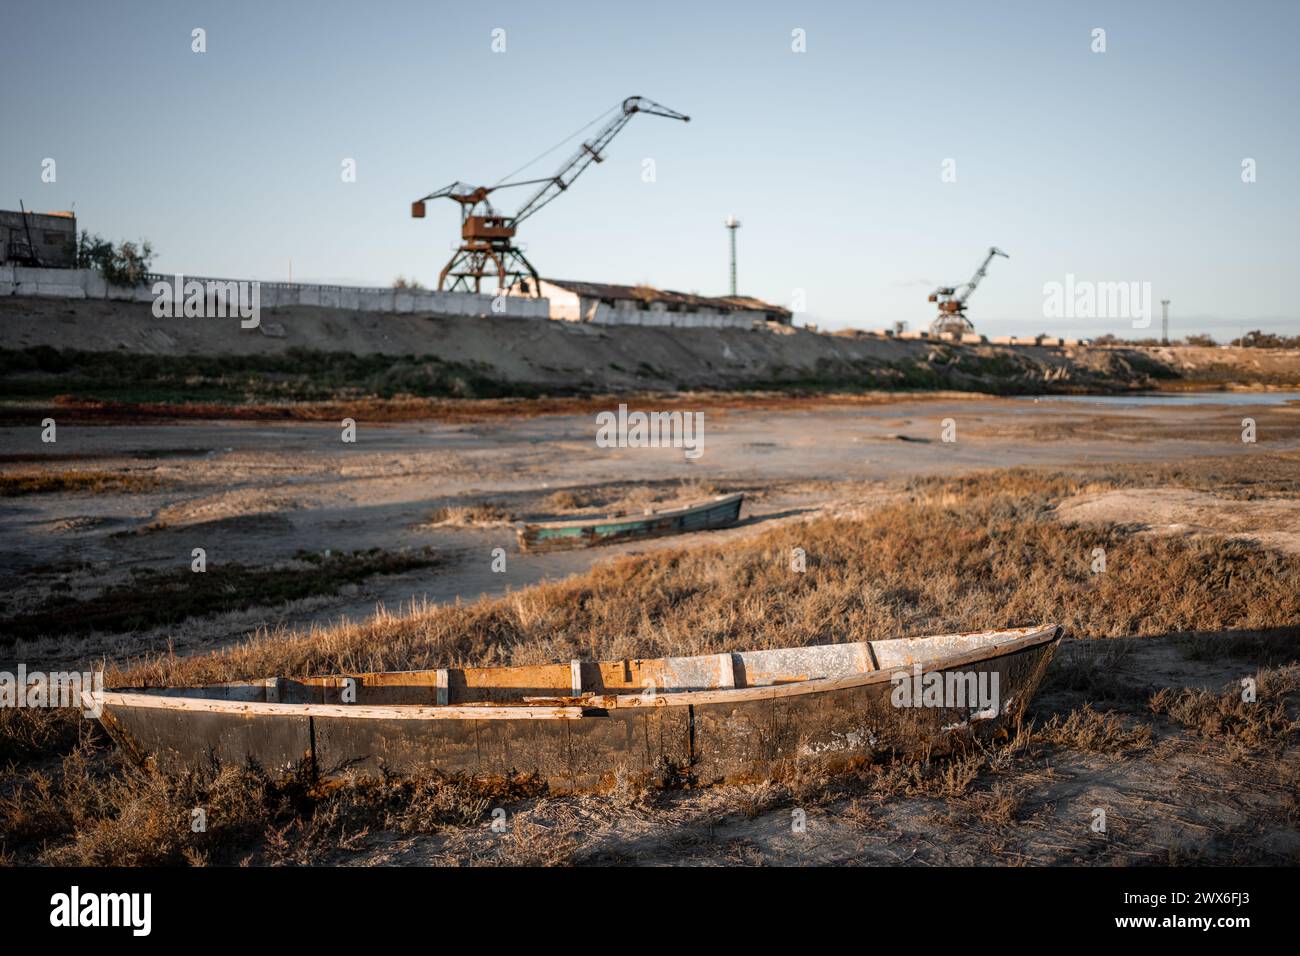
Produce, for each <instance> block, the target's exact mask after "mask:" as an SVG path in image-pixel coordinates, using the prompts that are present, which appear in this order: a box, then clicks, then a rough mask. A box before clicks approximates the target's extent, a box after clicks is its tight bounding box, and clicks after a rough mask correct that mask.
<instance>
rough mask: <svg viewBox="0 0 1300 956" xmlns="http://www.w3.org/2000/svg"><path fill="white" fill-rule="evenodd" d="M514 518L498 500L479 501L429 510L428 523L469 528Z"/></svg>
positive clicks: (501, 522)
mask: <svg viewBox="0 0 1300 956" xmlns="http://www.w3.org/2000/svg"><path fill="white" fill-rule="evenodd" d="M514 520H515V517H514V515H513V514H511V513H510V511H509V509H507V508H506V507H505V506H504V505H502V504H500V503H499V502H494V501H480V502H478V503H477V504H472V505H450V506H446V507H442V508H436V509H434V510H433V511H432V512H430V514H429V519H428V524H431V525H455V526H457V527H462V528H470V527H475V526H483V525H488V526H491V525H501V524H509V523H510V522H512V521H514Z"/></svg>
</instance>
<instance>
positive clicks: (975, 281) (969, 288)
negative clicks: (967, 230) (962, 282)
mask: <svg viewBox="0 0 1300 956" xmlns="http://www.w3.org/2000/svg"><path fill="white" fill-rule="evenodd" d="M994 256H1002V257H1003V258H1004V259H1010V258H1011V257H1010V256H1008V255H1007V254H1006V253H1005V252H1003V251H1002V250H1001V249H999V248H998V247H997V246H989V254H988V255H987V256H985V257H984V261H983V262H981V263H980V267H979V268H978V269H976V270H975V274H974V275H973V276H971V277H970V281H969V282H967V283H966V291H965V292H963V293H962V294H961V295H959V296H957V301H958V302H960V303H961V304H962V305H965V304H966V300H967V299H968V298H970V294H971V293H972V292H974V291H975V287H976V286H978V285H979V284H980V280H981V279H983V278H984V276H986V275H987V274H988V271H989V263H990V262H992V261H993V257H994Z"/></svg>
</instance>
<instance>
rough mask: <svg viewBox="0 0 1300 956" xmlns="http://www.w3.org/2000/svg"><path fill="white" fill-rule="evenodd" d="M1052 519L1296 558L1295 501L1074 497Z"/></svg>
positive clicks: (1198, 494) (1299, 519) (1178, 494)
mask: <svg viewBox="0 0 1300 956" xmlns="http://www.w3.org/2000/svg"><path fill="white" fill-rule="evenodd" d="M1056 516H1057V518H1058V519H1059V520H1061V521H1063V522H1065V523H1066V524H1120V525H1141V526H1142V527H1144V528H1146V529H1148V530H1150V531H1152V532H1155V533H1159V534H1193V535H1203V534H1217V535H1223V536H1224V537H1228V538H1235V539H1238V540H1248V541H1253V542H1255V543H1257V544H1259V545H1261V546H1263V547H1266V548H1273V549H1275V550H1278V551H1285V552H1288V553H1290V554H1300V501H1297V500H1296V499H1295V498H1268V499H1261V500H1250V501H1241V500H1236V499H1228V498H1221V497H1219V496H1218V495H1215V494H1211V493H1209V492H1204V491H1192V490H1190V489H1186V488H1140V489H1135V488H1125V489H1120V490H1116V491H1101V492H1092V493H1088V494H1081V495H1075V496H1074V497H1071V498H1067V499H1066V500H1064V501H1062V502H1061V503H1060V504H1059V505H1058V506H1057V508H1056Z"/></svg>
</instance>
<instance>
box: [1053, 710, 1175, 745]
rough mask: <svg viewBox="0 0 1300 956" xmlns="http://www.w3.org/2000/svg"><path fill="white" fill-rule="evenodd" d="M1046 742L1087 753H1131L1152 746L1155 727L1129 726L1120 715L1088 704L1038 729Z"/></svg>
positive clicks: (1057, 716) (1054, 717) (1144, 725)
mask: <svg viewBox="0 0 1300 956" xmlns="http://www.w3.org/2000/svg"><path fill="white" fill-rule="evenodd" d="M1034 736H1035V738H1036V739H1038V740H1040V741H1042V742H1043V743H1048V744H1055V745H1056V746H1060V747H1070V748H1072V749H1074V750H1082V751H1084V752H1086V753H1102V754H1112V755H1130V754H1132V753H1134V752H1137V751H1142V750H1147V749H1148V748H1150V746H1151V728H1150V727H1149V726H1147V725H1146V724H1138V725H1136V726H1134V727H1131V728H1130V727H1128V726H1126V725H1125V723H1124V721H1123V720H1121V719H1120V717H1119V715H1118V714H1115V713H1114V712H1112V711H1107V712H1104V713H1102V712H1099V711H1096V710H1093V709H1092V706H1091V705H1089V704H1084V706H1083V707H1081V708H1080V709H1078V710H1073V711H1071V712H1070V713H1069V714H1068V715H1066V717H1065V718H1064V719H1062V718H1061V716H1060V715H1059V714H1058V715H1055V716H1053V717H1052V719H1051V720H1049V721H1048V722H1047V723H1046V724H1044V725H1043V726H1042V727H1040V728H1037V729H1036V730H1035V731H1034Z"/></svg>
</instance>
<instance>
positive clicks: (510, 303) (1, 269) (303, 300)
mask: <svg viewBox="0 0 1300 956" xmlns="http://www.w3.org/2000/svg"><path fill="white" fill-rule="evenodd" d="M164 278H166V279H167V280H168V281H175V277H174V276H165V277H164ZM207 278H208V277H204V276H189V275H187V276H185V277H184V279H185V281H189V280H190V279H195V280H197V281H199V282H203V281H205V280H206V279H207ZM221 281H229V280H221ZM258 294H259V296H260V299H261V301H260V307H261V308H263V309H270V308H275V307H277V306H292V305H312V306H320V307H322V308H329V309H350V310H352V311H356V312H434V313H437V314H439V315H481V316H487V315H509V316H516V317H521V318H533V319H546V318H550V303H549V302H548V301H547V300H546V299H537V298H524V297H522V296H505V297H504V300H503V301H504V306H505V308H504V309H503V310H502V311H500V312H493V310H492V302H493V299H494V298H495V297H494V296H491V295H476V294H474V293H472V292H435V291H433V290H430V289H384V288H363V287H360V286H327V285H310V284H306V283H294V284H293V285H289V284H287V283H280V282H274V283H270V282H263V283H261V286H260V289H259V293H258ZM6 295H35V296H49V297H51V298H60V299H117V300H123V301H129V302H153V301H154V294H153V284H152V282H150V283H149V284H148V285H142V286H137V287H136V288H134V289H122V288H118V287H116V286H109V285H108V283H107V282H105V281H104V277H103V276H101V275H100V274H99V273H98V272H96V271H95V270H93V269H35V268H29V267H27V266H15V265H0V296H6Z"/></svg>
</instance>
